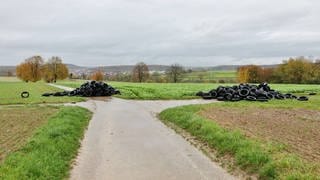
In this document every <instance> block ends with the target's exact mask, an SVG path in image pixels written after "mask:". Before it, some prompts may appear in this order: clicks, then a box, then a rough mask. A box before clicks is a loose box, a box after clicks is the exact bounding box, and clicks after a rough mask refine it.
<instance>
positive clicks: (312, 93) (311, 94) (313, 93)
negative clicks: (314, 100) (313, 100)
mask: <svg viewBox="0 0 320 180" xmlns="http://www.w3.org/2000/svg"><path fill="white" fill-rule="evenodd" d="M309 95H310V96H314V95H317V93H315V92H311V93H309Z"/></svg>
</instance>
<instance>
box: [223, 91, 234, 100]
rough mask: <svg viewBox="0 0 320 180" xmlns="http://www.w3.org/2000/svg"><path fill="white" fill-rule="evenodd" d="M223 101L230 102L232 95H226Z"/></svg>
mask: <svg viewBox="0 0 320 180" xmlns="http://www.w3.org/2000/svg"><path fill="white" fill-rule="evenodd" d="M224 98H225V100H227V101H230V100H231V99H232V94H230V93H227V94H225V95H224Z"/></svg>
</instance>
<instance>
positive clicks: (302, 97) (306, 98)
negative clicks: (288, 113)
mask: <svg viewBox="0 0 320 180" xmlns="http://www.w3.org/2000/svg"><path fill="white" fill-rule="evenodd" d="M297 100H298V101H308V100H309V98H308V97H306V96H300V97H299V98H298V99H297Z"/></svg>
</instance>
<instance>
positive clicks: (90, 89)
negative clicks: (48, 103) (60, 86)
mask: <svg viewBox="0 0 320 180" xmlns="http://www.w3.org/2000/svg"><path fill="white" fill-rule="evenodd" d="M115 94H120V91H119V90H117V89H115V88H113V87H112V86H110V85H108V84H106V83H104V82H97V81H91V82H86V83H84V84H82V85H81V86H80V88H76V89H75V90H73V91H63V92H56V93H44V94H43V95H42V96H45V97H48V96H82V97H99V96H112V95H115Z"/></svg>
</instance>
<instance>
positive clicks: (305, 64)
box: [237, 57, 320, 84]
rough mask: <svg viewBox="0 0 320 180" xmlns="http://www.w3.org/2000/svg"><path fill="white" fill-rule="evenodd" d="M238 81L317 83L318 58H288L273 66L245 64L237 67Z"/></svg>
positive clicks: (318, 80) (319, 66) (319, 74)
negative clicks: (313, 59)
mask: <svg viewBox="0 0 320 180" xmlns="http://www.w3.org/2000/svg"><path fill="white" fill-rule="evenodd" d="M237 73H238V80H239V82H242V83H244V82H248V83H259V82H270V83H294V84H319V83H320V60H315V61H312V60H310V59H307V58H305V57H297V58H289V59H288V60H284V61H283V62H282V64H280V65H278V66H277V67H275V68H263V67H261V66H257V65H247V66H242V67H239V68H238V71H237Z"/></svg>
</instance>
